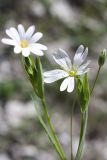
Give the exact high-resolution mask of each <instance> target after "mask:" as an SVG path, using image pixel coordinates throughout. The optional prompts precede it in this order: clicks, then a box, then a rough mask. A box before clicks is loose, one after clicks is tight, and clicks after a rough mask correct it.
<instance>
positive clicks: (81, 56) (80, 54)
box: [73, 45, 88, 68]
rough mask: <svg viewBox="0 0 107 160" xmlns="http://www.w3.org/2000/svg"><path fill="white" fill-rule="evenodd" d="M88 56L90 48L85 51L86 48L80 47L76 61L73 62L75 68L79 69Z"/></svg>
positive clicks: (75, 57) (76, 54)
mask: <svg viewBox="0 0 107 160" xmlns="http://www.w3.org/2000/svg"><path fill="white" fill-rule="evenodd" d="M87 55H88V48H86V49H85V51H84V46H83V45H80V47H79V48H78V49H77V51H76V53H75V56H74V60H73V66H75V67H76V68H78V67H79V66H80V65H81V64H82V63H83V62H84V60H85V58H86V57H87Z"/></svg>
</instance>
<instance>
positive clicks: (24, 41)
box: [1, 24, 47, 57]
mask: <svg viewBox="0 0 107 160" xmlns="http://www.w3.org/2000/svg"><path fill="white" fill-rule="evenodd" d="M34 32H35V26H30V27H29V28H28V29H27V31H26V32H25V29H24V27H23V25H22V24H19V25H18V27H17V29H15V28H14V27H11V28H10V29H6V34H7V35H8V36H9V38H3V39H2V40H1V41H2V42H3V43H5V44H8V45H12V46H14V52H15V53H16V54H18V53H20V52H22V55H23V56H24V57H28V56H29V55H30V52H32V53H34V54H36V55H38V56H43V54H44V53H43V51H42V50H47V47H46V46H44V45H42V44H40V43H37V41H38V40H39V39H40V38H41V37H42V36H43V34H42V33H41V32H36V33H35V34H34Z"/></svg>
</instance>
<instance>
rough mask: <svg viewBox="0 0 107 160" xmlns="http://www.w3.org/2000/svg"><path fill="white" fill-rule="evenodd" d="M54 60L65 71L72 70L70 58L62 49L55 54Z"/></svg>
mask: <svg viewBox="0 0 107 160" xmlns="http://www.w3.org/2000/svg"><path fill="white" fill-rule="evenodd" d="M53 58H54V60H55V61H56V63H58V64H59V65H60V66H61V67H62V68H63V69H65V70H70V68H71V67H72V64H71V60H70V58H69V56H68V55H67V53H66V52H65V51H64V50H62V49H59V50H58V52H57V53H54V54H53Z"/></svg>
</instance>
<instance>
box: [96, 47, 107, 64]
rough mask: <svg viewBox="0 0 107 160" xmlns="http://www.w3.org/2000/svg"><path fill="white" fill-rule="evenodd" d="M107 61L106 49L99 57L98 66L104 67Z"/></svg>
mask: <svg viewBox="0 0 107 160" xmlns="http://www.w3.org/2000/svg"><path fill="white" fill-rule="evenodd" d="M105 60H106V50H105V49H104V50H103V51H102V52H101V54H100V55H99V59H98V64H99V66H100V67H101V66H103V65H104V63H105Z"/></svg>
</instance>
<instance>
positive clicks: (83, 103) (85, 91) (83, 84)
mask: <svg viewBox="0 0 107 160" xmlns="http://www.w3.org/2000/svg"><path fill="white" fill-rule="evenodd" d="M76 83H77V84H76V85H77V93H78V97H79V103H80V107H81V112H85V111H86V109H87V107H88V103H89V99H90V89H89V82H88V76H87V74H84V76H83V77H82V78H81V79H80V78H78V79H77V81H76Z"/></svg>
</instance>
